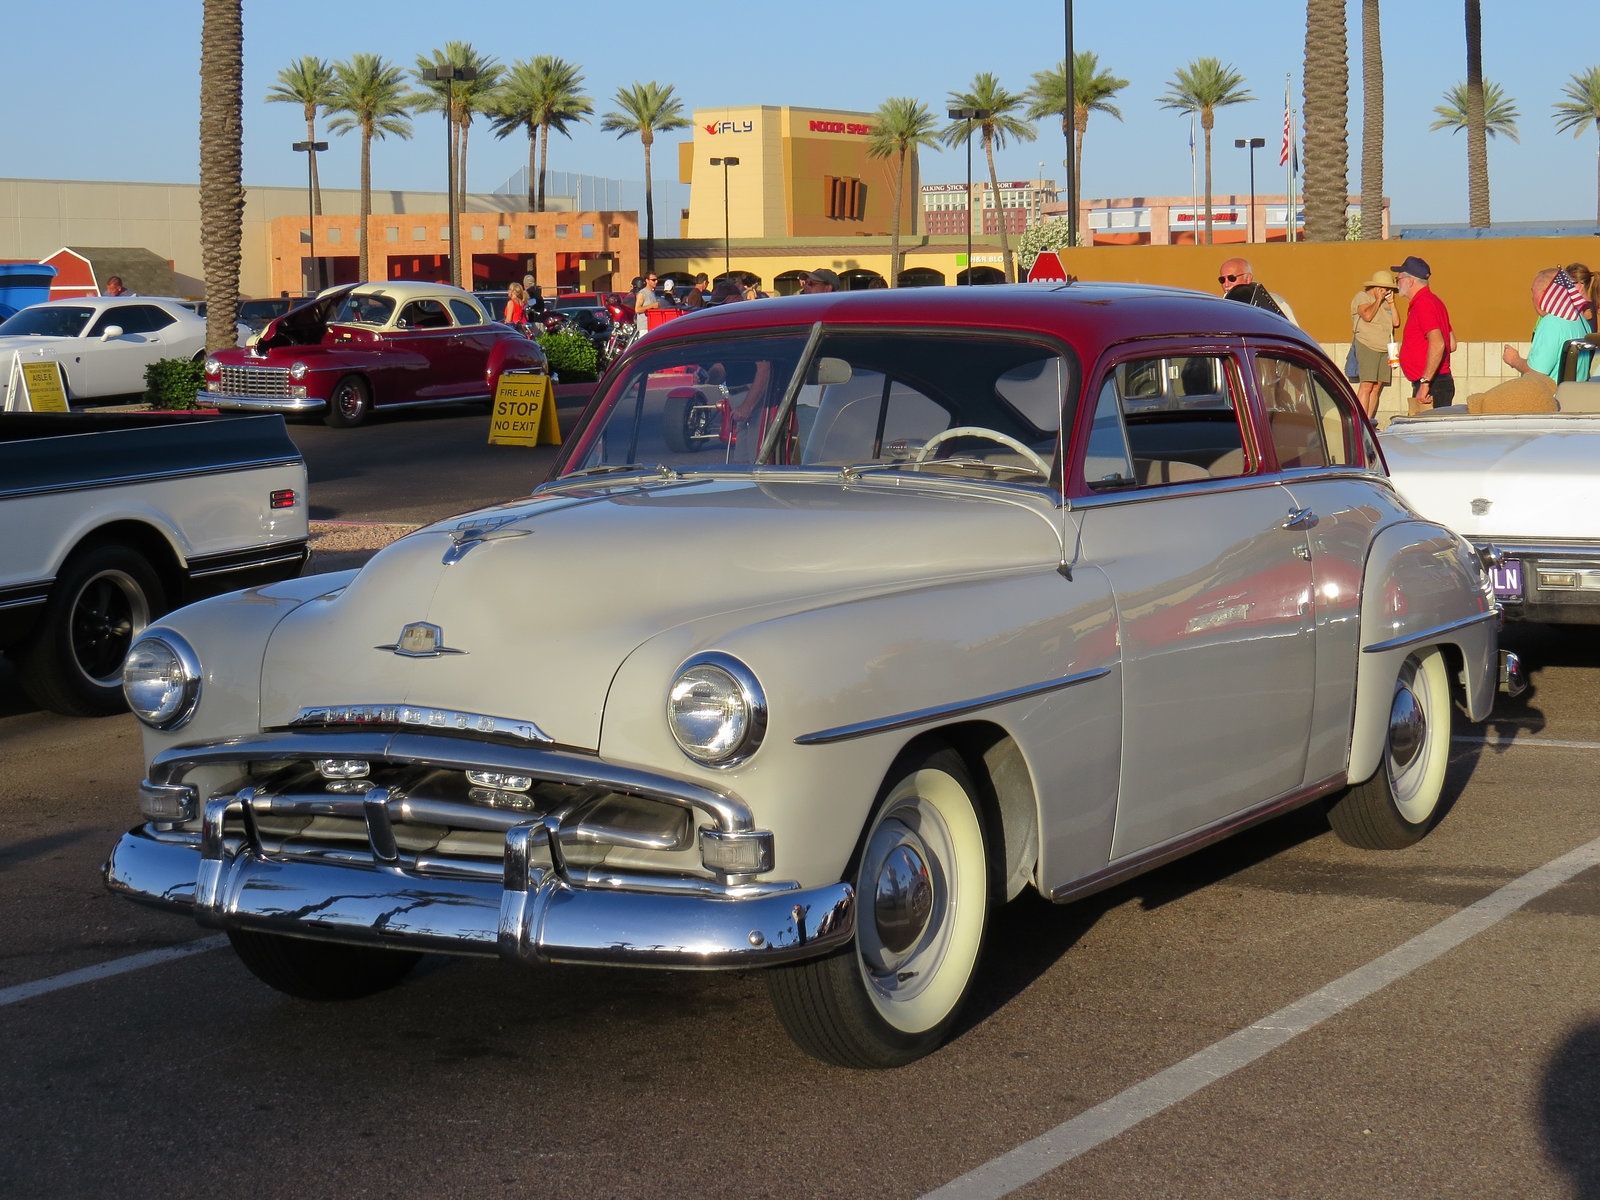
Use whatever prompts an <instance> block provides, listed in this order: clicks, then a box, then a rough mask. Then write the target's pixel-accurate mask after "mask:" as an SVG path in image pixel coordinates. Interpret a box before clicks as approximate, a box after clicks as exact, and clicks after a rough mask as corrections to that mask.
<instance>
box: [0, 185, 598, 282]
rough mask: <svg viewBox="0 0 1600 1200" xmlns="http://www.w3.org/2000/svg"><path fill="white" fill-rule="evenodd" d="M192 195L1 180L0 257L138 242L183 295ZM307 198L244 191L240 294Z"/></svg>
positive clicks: (435, 201) (397, 207)
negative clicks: (163, 263)
mask: <svg viewBox="0 0 1600 1200" xmlns="http://www.w3.org/2000/svg"><path fill="white" fill-rule="evenodd" d="M199 196H200V189H199V186H198V185H196V184H176V183H172V184H169V183H108V182H103V181H94V180H74V179H0V259H38V258H43V257H44V256H45V255H47V254H51V253H53V252H54V251H56V250H59V249H60V248H61V247H62V246H134V247H142V248H144V249H146V250H149V251H151V252H152V253H155V254H159V255H160V256H161V257H162V258H165V259H169V260H171V262H172V265H173V269H174V271H176V272H177V275H178V279H177V281H176V286H177V288H178V289H179V291H180V292H181V293H182V294H183V295H189V296H203V295H204V294H205V272H204V270H203V268H202V266H201V263H200V199H199ZM506 199H507V198H506V197H504V196H492V195H468V197H467V211H468V212H494V211H498V210H501V209H503V208H504V207H505V206H506ZM307 205H308V199H307V196H306V190H305V189H304V188H260V187H252V188H246V189H245V207H244V231H243V233H244V257H243V263H242V267H241V271H240V278H239V290H240V293H241V294H242V295H245V296H265V295H275V294H276V293H275V292H274V291H273V290H272V288H271V264H272V253H271V248H270V238H269V235H268V228H269V226H270V224H271V222H272V221H273V220H274V219H276V218H278V217H290V216H305V215H306V213H307ZM570 205H571V202H570V200H569V199H568V198H566V197H561V198H559V199H557V198H553V197H547V207H549V208H552V209H557V208H561V209H565V208H569V207H570ZM446 207H447V203H446V200H445V196H444V193H443V192H397V191H378V190H374V191H373V193H372V211H373V212H374V213H375V214H389V213H437V212H443V211H444V210H445V208H446ZM322 211H323V212H325V213H328V214H341V213H359V212H360V211H361V193H360V192H359V191H358V190H354V189H331V188H323V189H322Z"/></svg>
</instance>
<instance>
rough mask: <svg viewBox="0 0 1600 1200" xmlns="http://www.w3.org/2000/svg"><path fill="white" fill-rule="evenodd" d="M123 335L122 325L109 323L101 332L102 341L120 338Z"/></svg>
mask: <svg viewBox="0 0 1600 1200" xmlns="http://www.w3.org/2000/svg"><path fill="white" fill-rule="evenodd" d="M121 336H122V326H121V325H107V326H106V327H105V329H103V330H102V331H101V333H100V340H101V341H102V342H109V341H110V340H111V339H112V338H119V337H121Z"/></svg>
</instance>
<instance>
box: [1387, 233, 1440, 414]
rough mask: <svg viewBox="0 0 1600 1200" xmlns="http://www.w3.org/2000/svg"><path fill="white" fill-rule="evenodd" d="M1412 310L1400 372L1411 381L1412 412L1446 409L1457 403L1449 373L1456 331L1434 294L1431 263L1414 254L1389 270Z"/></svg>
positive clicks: (1403, 340) (1403, 338)
mask: <svg viewBox="0 0 1600 1200" xmlns="http://www.w3.org/2000/svg"><path fill="white" fill-rule="evenodd" d="M1389 269H1390V270H1391V271H1393V272H1394V273H1395V278H1396V282H1397V283H1398V284H1399V285H1400V295H1401V297H1402V298H1404V299H1405V300H1406V301H1407V302H1408V304H1409V307H1408V308H1407V310H1406V327H1405V330H1404V332H1402V333H1401V335H1400V370H1401V371H1403V372H1404V373H1405V377H1406V378H1407V379H1409V380H1410V381H1411V413H1412V415H1413V416H1415V415H1416V414H1417V413H1418V412H1420V411H1421V410H1422V409H1423V408H1426V407H1430V406H1431V407H1433V408H1445V407H1447V406H1449V405H1451V404H1454V403H1455V399H1456V381H1455V377H1454V376H1452V375H1451V374H1450V352H1451V351H1452V350H1454V349H1455V348H1456V335H1455V331H1454V330H1452V329H1451V328H1450V313H1449V310H1448V309H1446V308H1445V306H1444V301H1443V300H1441V299H1439V297H1437V296H1435V295H1434V294H1433V291H1432V289H1430V288H1429V287H1428V279H1429V277H1430V276H1431V275H1432V274H1433V272H1432V271H1431V270H1429V269H1428V264H1427V263H1425V262H1424V261H1423V260H1422V259H1420V258H1418V257H1417V256H1416V255H1414V254H1413V255H1411V256H1410V257H1409V258H1407V259H1406V260H1405V262H1403V263H1401V264H1400V265H1399V266H1397V267H1390V268H1389Z"/></svg>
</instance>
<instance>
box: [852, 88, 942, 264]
mask: <svg viewBox="0 0 1600 1200" xmlns="http://www.w3.org/2000/svg"><path fill="white" fill-rule="evenodd" d="M933 125H934V116H933V114H932V113H931V112H929V111H928V106H927V105H926V104H924V103H922V101H920V100H914V99H912V98H911V97H909V96H894V97H892V98H890V99H888V100H885V101H884V102H883V103H882V104H880V105H878V111H877V112H876V113H874V114H873V117H872V136H871V137H870V138H868V139H867V157H868V158H890V157H892V158H894V160H895V164H894V225H893V226H892V228H891V232H890V234H889V286H890V287H899V286H900V209H901V202H902V201H903V200H904V198H905V185H906V160H907V159H909V158H910V157H911V154H912V152H913V151H914V150H916V149H917V148H918V147H919V146H932V145H935V144H936V143H937V142H938V140H939V139H938V137H937V135H936V134H935V133H934V131H933ZM914 230H915V226H913V231H914Z"/></svg>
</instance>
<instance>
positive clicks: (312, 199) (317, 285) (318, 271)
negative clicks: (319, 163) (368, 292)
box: [294, 142, 328, 292]
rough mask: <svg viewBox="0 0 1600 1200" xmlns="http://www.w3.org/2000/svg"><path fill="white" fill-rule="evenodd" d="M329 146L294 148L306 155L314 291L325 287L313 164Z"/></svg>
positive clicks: (301, 144) (297, 145)
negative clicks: (320, 254)
mask: <svg viewBox="0 0 1600 1200" xmlns="http://www.w3.org/2000/svg"><path fill="white" fill-rule="evenodd" d="M327 148H328V143H327V142H296V143H295V144H294V149H296V150H299V151H301V152H303V153H304V154H305V156H306V216H307V218H308V219H309V220H310V222H311V250H310V253H311V284H312V289H311V290H312V291H313V292H320V291H321V290H322V288H323V275H322V260H321V259H320V258H318V257H317V193H316V189H315V188H313V187H312V186H311V179H312V171H313V165H314V164H315V162H316V155H317V153H318V152H319V151H322V150H326V149H327Z"/></svg>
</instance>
